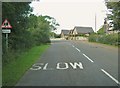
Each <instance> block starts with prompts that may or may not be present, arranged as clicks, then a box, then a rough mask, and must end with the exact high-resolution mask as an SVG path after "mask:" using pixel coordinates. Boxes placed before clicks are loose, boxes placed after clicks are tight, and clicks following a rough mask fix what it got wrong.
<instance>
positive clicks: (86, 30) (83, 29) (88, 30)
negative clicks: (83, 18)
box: [73, 26, 94, 34]
mask: <svg viewBox="0 0 120 88" xmlns="http://www.w3.org/2000/svg"><path fill="white" fill-rule="evenodd" d="M75 29H76V31H77V33H78V34H79V33H92V32H94V31H93V29H92V27H80V26H75V27H74V29H73V30H75Z"/></svg>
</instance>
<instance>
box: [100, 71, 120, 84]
mask: <svg viewBox="0 0 120 88" xmlns="http://www.w3.org/2000/svg"><path fill="white" fill-rule="evenodd" d="M101 71H102V72H104V73H105V74H106V75H107V76H108V77H110V78H111V79H112V80H113V81H115V82H116V83H117V84H119V85H120V82H119V81H118V80H117V79H115V78H114V77H113V76H111V75H110V74H109V73H108V72H106V71H105V70H104V69H101Z"/></svg>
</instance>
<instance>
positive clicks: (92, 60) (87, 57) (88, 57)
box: [83, 53, 94, 63]
mask: <svg viewBox="0 0 120 88" xmlns="http://www.w3.org/2000/svg"><path fill="white" fill-rule="evenodd" d="M83 55H84V56H85V57H86V58H87V59H88V60H89V61H91V62H92V63H94V61H93V60H91V59H90V58H89V57H88V56H87V55H85V54H84V53H83Z"/></svg>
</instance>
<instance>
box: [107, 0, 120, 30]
mask: <svg viewBox="0 0 120 88" xmlns="http://www.w3.org/2000/svg"><path fill="white" fill-rule="evenodd" d="M106 6H107V8H108V10H110V12H111V13H112V14H109V15H108V19H109V20H112V22H110V23H111V24H113V30H120V1H119V2H110V1H109V0H108V2H106Z"/></svg>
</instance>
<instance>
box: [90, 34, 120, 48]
mask: <svg viewBox="0 0 120 88" xmlns="http://www.w3.org/2000/svg"><path fill="white" fill-rule="evenodd" d="M119 35H120V34H117V33H116V34H104V35H98V34H91V35H90V36H89V41H90V42H98V43H103V44H110V45H115V46H118V44H119V42H120V37H118V36H119ZM118 40H119V41H118Z"/></svg>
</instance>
